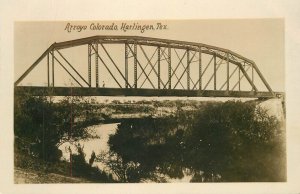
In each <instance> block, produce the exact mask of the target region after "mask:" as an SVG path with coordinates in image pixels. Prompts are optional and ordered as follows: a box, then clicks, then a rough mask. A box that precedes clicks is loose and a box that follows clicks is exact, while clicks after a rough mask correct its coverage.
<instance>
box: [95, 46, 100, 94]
mask: <svg viewBox="0 0 300 194" xmlns="http://www.w3.org/2000/svg"><path fill="white" fill-rule="evenodd" d="M95 53H96V54H95V65H96V72H95V73H96V88H98V87H99V75H98V73H99V66H98V55H99V53H98V43H96V44H95Z"/></svg>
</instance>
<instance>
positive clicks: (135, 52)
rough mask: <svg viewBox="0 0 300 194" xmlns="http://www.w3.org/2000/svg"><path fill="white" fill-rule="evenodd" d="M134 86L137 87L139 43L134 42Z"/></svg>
mask: <svg viewBox="0 0 300 194" xmlns="http://www.w3.org/2000/svg"><path fill="white" fill-rule="evenodd" d="M133 55H134V88H137V45H136V42H135V43H134V53H133Z"/></svg>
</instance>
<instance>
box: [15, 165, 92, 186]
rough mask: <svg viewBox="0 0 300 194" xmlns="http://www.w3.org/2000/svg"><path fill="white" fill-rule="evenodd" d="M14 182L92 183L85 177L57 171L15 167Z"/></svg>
mask: <svg viewBox="0 0 300 194" xmlns="http://www.w3.org/2000/svg"><path fill="white" fill-rule="evenodd" d="M14 175H15V177H14V182H15V183H16V184H24V183H31V184H39V183H90V181H88V180H86V179H83V178H74V177H70V176H64V175H60V174H55V173H49V174H47V173H44V172H37V171H33V170H25V169H22V168H15V172H14Z"/></svg>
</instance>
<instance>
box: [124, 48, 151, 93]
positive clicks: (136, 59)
mask: <svg viewBox="0 0 300 194" xmlns="http://www.w3.org/2000/svg"><path fill="white" fill-rule="evenodd" d="M129 50H130V52H131V53H132V54H133V56H134V59H135V61H136V62H137V64H139V66H140V68H141V70H142V72H143V73H144V74H145V76H146V78H147V80H148V81H149V83H150V84H151V86H152V87H153V88H155V86H154V85H153V83H152V82H151V80H150V79H149V77H148V76H147V74H146V72H145V71H144V69H143V67H142V65H141V63H140V62H139V60H138V58H137V56H136V54H135V53H136V52H134V51H133V50H132V49H131V48H130V47H129Z"/></svg>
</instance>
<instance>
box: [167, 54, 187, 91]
mask: <svg viewBox="0 0 300 194" xmlns="http://www.w3.org/2000/svg"><path fill="white" fill-rule="evenodd" d="M174 51H175V49H174ZM186 54H187V52H186V51H185V52H184V54H183V56H182V58H181V59H180V60H179V63H178V64H177V66H176V68H175V70H174V69H173V68H171V69H172V71H173V72H172V74H171V76H170V79H169V80H168V82H167V83H166V84H165V85H164V88H166V86H167V85H168V83H169V82H171V79H172V77H173V76H174V74H175V76H176V78H177V80H178V79H179V78H178V77H177V75H176V71H177V69H178V67H179V65H180V63H181V61H182V60H183V58H184V57H185V55H186ZM181 86H182V88H184V86H183V85H182V84H181Z"/></svg>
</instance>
